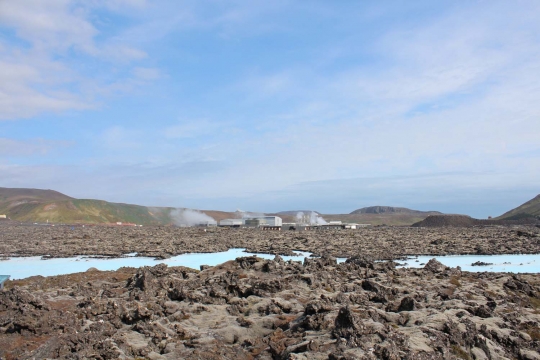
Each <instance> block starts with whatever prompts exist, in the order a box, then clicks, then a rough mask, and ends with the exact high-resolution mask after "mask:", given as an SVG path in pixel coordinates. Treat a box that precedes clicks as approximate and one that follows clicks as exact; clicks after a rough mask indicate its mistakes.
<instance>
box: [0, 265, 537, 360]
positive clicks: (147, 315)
mask: <svg viewBox="0 0 540 360" xmlns="http://www.w3.org/2000/svg"><path fill="white" fill-rule="evenodd" d="M539 285H540V282H539V278H538V276H537V275H520V276H515V275H511V274H502V273H466V272H462V271H460V269H459V268H447V267H445V266H444V265H442V264H440V263H439V262H437V261H435V260H431V261H430V262H428V263H427V264H426V265H425V267H424V268H423V269H396V268H395V263H393V262H381V263H374V262H373V261H371V260H370V259H368V258H365V257H356V258H352V259H349V260H348V261H347V262H346V263H342V264H339V265H338V264H337V263H336V260H335V259H334V258H330V257H325V258H318V259H306V260H305V261H304V263H300V262H284V261H283V260H282V259H281V258H280V257H279V256H276V257H275V259H274V260H263V259H260V258H256V257H241V258H237V259H236V260H233V261H229V262H226V263H224V264H221V265H218V266H216V267H206V266H203V267H202V271H197V270H192V269H188V268H183V267H171V268H169V267H167V266H166V265H164V264H161V265H157V266H155V267H144V268H140V269H131V268H123V269H120V270H118V271H116V272H100V271H97V270H95V271H92V270H89V271H87V272H86V273H80V274H72V275H64V276H56V277H50V278H43V277H34V278H29V279H25V280H18V281H12V282H8V285H7V288H6V289H5V290H4V291H2V292H0V357H1V358H3V359H43V358H63V359H143V358H144V359H238V360H241V359H343V360H345V359H538V358H540V356H539V352H540V330H539V329H540V294H539V292H540V287H539Z"/></svg>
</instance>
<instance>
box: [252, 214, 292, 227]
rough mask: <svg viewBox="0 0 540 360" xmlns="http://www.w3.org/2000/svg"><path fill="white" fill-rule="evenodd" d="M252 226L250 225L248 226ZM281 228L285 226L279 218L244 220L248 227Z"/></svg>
mask: <svg viewBox="0 0 540 360" xmlns="http://www.w3.org/2000/svg"><path fill="white" fill-rule="evenodd" d="M248 224H250V225H248ZM255 224H256V226H262V225H264V226H279V227H281V226H282V225H283V220H282V219H281V218H280V217H279V216H252V217H249V218H246V219H244V225H246V226H253V225H255Z"/></svg>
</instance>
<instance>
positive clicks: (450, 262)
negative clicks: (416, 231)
mask: <svg viewBox="0 0 540 360" xmlns="http://www.w3.org/2000/svg"><path fill="white" fill-rule="evenodd" d="M433 258H436V259H437V260H439V261H440V262H442V263H443V264H444V265H446V266H451V267H456V266H460V267H461V270H464V271H471V272H482V271H490V272H511V273H540V254H513V255H448V256H418V257H411V258H409V259H407V260H398V261H397V262H398V263H400V264H403V263H406V264H407V265H406V266H405V267H410V268H421V267H423V266H424V265H425V264H426V263H427V262H428V261H429V260H430V259H433ZM417 260H418V261H417ZM477 261H480V262H484V263H491V265H486V266H471V264H472V263H475V262H477ZM422 264H424V265H422Z"/></svg>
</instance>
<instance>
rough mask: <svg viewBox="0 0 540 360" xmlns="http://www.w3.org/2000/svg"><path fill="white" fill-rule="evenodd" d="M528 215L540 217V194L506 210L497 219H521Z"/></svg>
mask: <svg viewBox="0 0 540 360" xmlns="http://www.w3.org/2000/svg"><path fill="white" fill-rule="evenodd" d="M527 217H537V218H538V217H540V194H539V195H536V196H535V197H534V198H532V199H531V200H529V201H527V202H525V203H523V204H521V205H519V206H518V207H516V208H514V209H512V210H510V211H507V212H505V213H504V214H502V215H501V216H498V217H497V218H496V219H500V220H519V219H523V218H527Z"/></svg>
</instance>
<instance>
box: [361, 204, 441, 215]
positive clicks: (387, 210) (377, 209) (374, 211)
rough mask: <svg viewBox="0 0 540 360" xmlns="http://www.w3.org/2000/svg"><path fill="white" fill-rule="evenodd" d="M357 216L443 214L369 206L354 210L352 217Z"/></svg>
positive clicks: (402, 208)
mask: <svg viewBox="0 0 540 360" xmlns="http://www.w3.org/2000/svg"><path fill="white" fill-rule="evenodd" d="M355 214H426V215H429V214H433V215H434V214H442V213H440V212H438V211H420V210H411V209H407V208H404V207H393V206H369V207H363V208H361V209H357V210H354V211H353V212H351V215H355Z"/></svg>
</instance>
